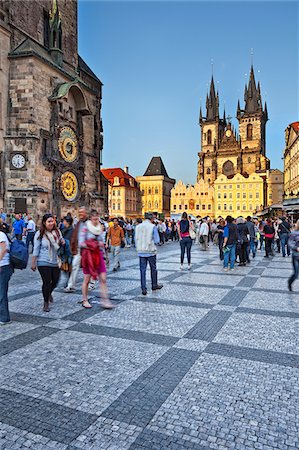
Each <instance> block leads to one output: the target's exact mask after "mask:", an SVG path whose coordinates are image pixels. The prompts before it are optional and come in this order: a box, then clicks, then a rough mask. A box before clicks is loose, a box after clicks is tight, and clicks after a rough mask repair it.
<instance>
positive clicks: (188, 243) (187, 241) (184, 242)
mask: <svg viewBox="0 0 299 450" xmlns="http://www.w3.org/2000/svg"><path fill="white" fill-rule="evenodd" d="M180 246H181V264H184V258H185V250H187V260H188V264H191V247H192V239H191V238H190V237H189V236H188V237H183V238H182V239H181V240H180Z"/></svg>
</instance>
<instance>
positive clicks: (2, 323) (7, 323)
mask: <svg viewBox="0 0 299 450" xmlns="http://www.w3.org/2000/svg"><path fill="white" fill-rule="evenodd" d="M10 323H11V320H10V321H9V322H0V326H1V325H9V324H10Z"/></svg>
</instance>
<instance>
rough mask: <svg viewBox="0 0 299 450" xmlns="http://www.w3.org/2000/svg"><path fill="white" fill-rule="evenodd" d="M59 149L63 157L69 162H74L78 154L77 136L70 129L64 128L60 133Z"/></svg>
mask: <svg viewBox="0 0 299 450" xmlns="http://www.w3.org/2000/svg"><path fill="white" fill-rule="evenodd" d="M58 148H59V151H60V154H61V156H62V157H63V159H64V160H65V161H67V162H73V161H75V159H76V158H77V154H78V141H77V137H76V134H75V133H74V131H73V130H72V129H71V128H70V127H63V128H62V129H61V131H60V135H59V140H58Z"/></svg>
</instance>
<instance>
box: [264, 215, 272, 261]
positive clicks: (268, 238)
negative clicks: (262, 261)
mask: <svg viewBox="0 0 299 450" xmlns="http://www.w3.org/2000/svg"><path fill="white" fill-rule="evenodd" d="M264 233H265V250H266V254H265V256H264V257H265V258H269V256H270V255H271V256H274V254H273V252H272V245H273V239H274V227H273V225H272V220H271V219H267V221H266V225H265V226H264Z"/></svg>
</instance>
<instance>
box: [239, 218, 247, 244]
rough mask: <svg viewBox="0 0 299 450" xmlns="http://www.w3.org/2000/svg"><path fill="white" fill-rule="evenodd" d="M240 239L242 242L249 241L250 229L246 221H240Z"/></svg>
mask: <svg viewBox="0 0 299 450" xmlns="http://www.w3.org/2000/svg"><path fill="white" fill-rule="evenodd" d="M237 227H238V233H239V241H240V242H241V244H243V243H245V242H248V235H249V230H248V227H247V224H246V223H238V225H237Z"/></svg>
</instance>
